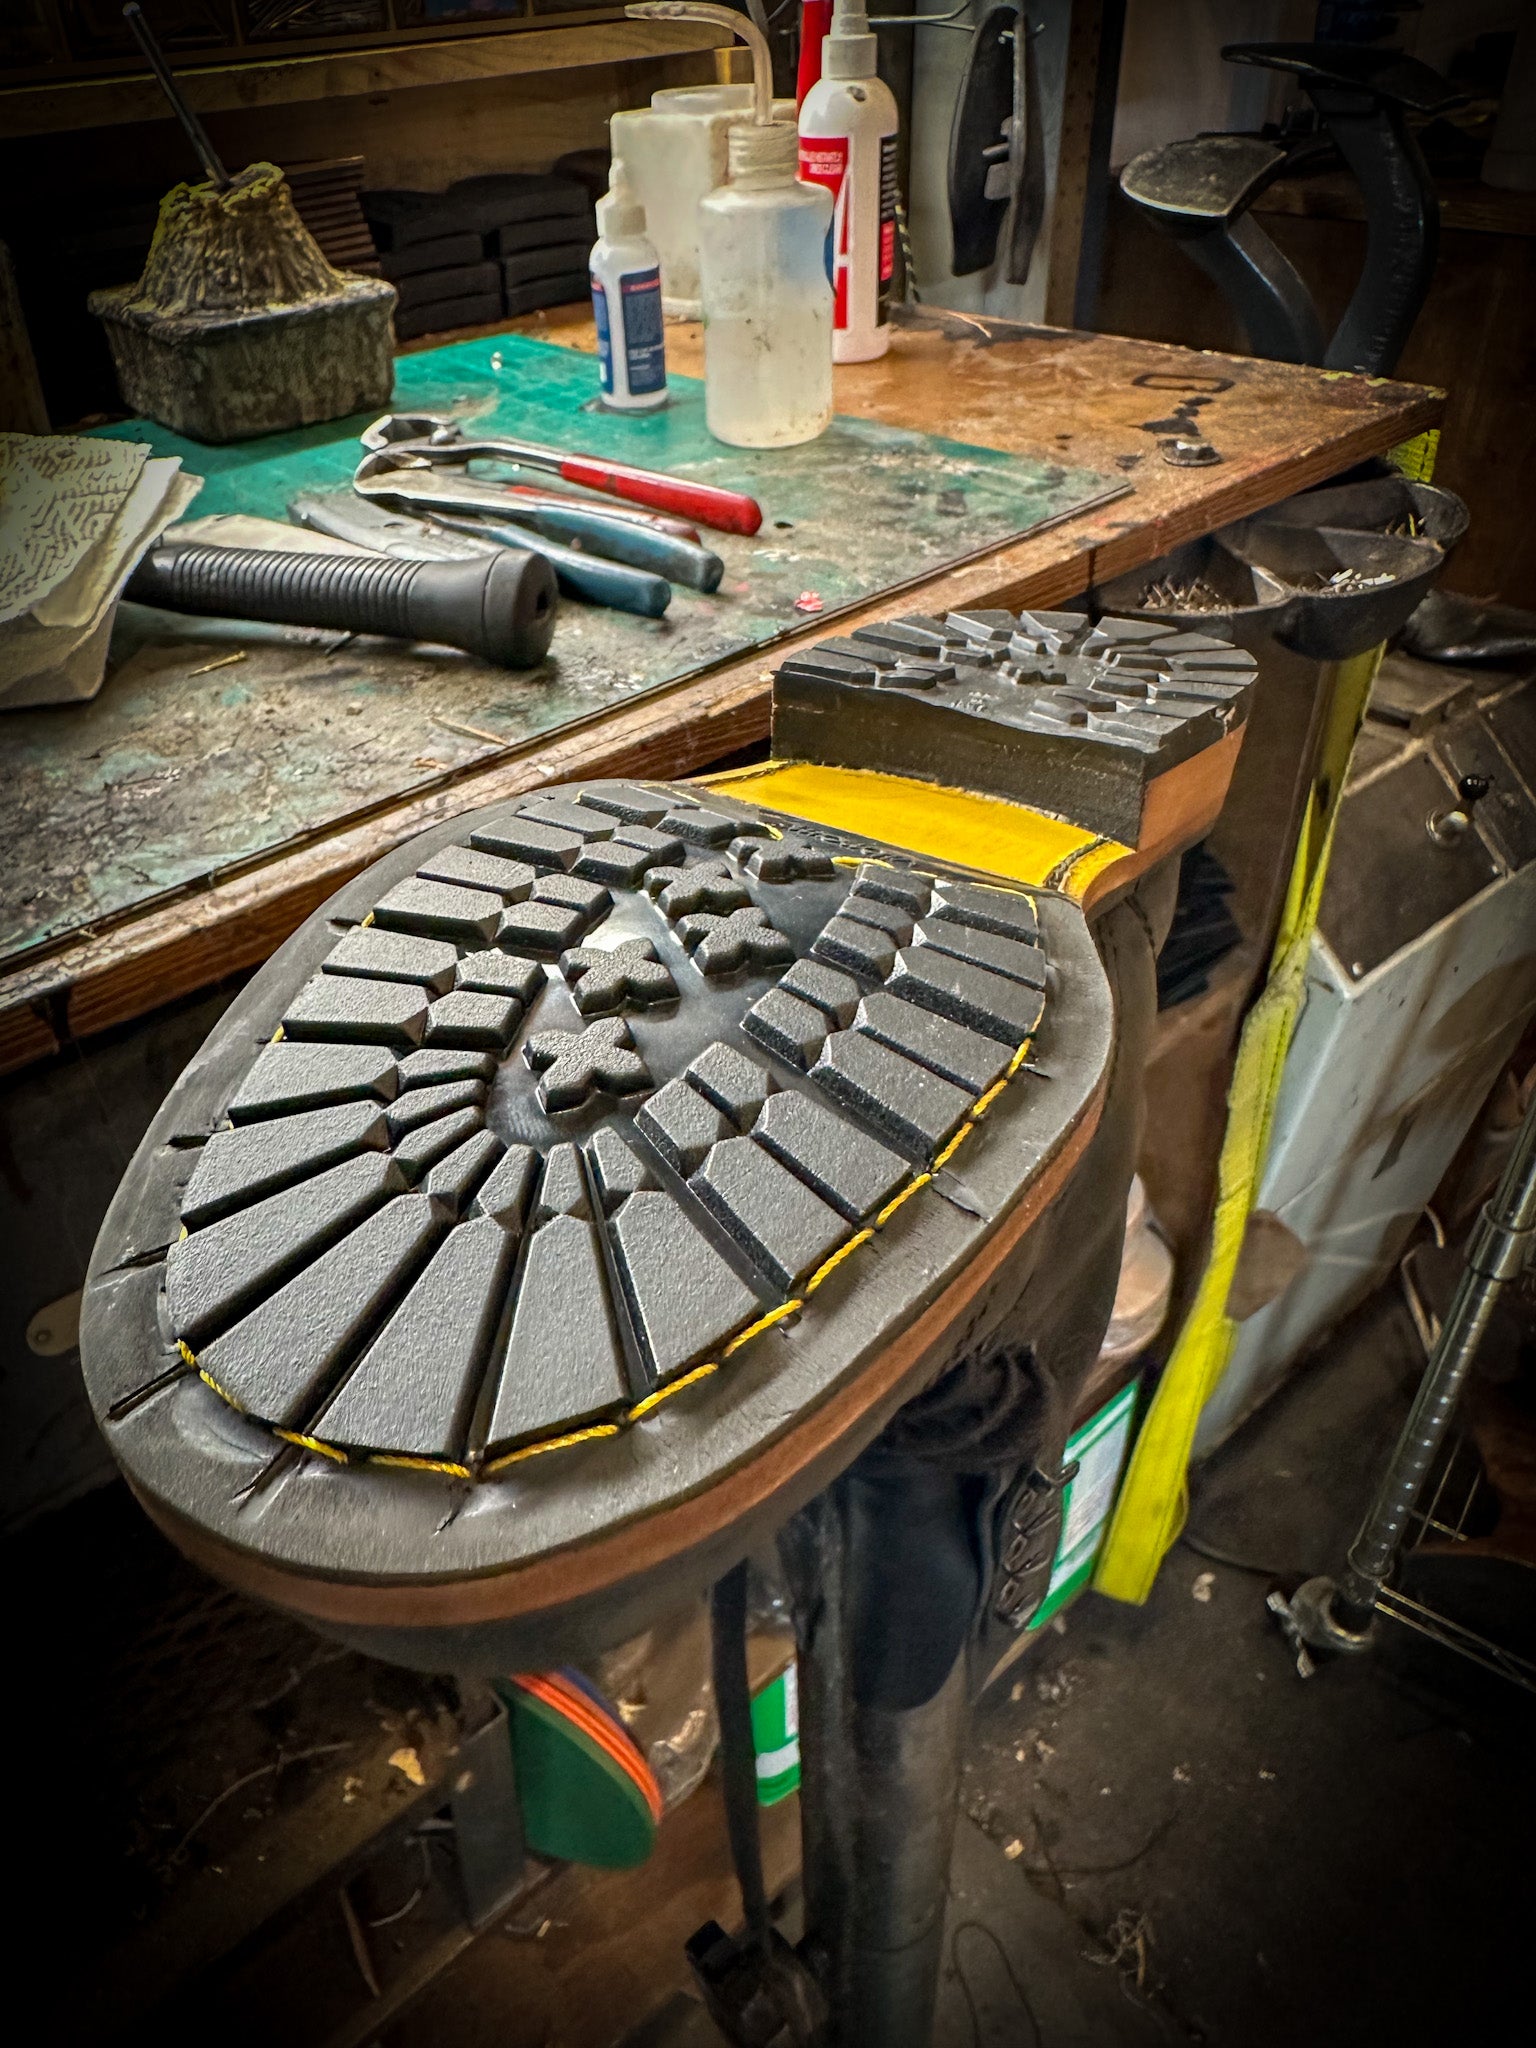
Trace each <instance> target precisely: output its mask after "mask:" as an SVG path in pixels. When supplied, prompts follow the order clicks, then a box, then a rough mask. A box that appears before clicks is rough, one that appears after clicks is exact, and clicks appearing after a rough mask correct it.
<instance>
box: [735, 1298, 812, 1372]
mask: <svg viewBox="0 0 1536 2048" xmlns="http://www.w3.org/2000/svg"><path fill="white" fill-rule="evenodd" d="M804 1307H805V1302H804V1300H803V1299H802V1298H801V1297H800V1296H799V1295H796V1297H795V1299H794V1300H793V1301H781V1302H780V1303H779V1305H778V1307H777V1308H771V1309H769V1311H768V1313H767V1315H765V1316H759V1317H758V1319H757V1321H756V1322H755V1323H748V1325H747V1327H746V1328H745V1329H744V1330H738V1331H737V1333H736V1335H735V1336H734V1337H733V1338H732V1339H731V1341H730V1343H729V1344H727V1345H726V1347H725V1349H724V1350H723V1351H722V1352H721V1354H720V1356H721V1358H722V1359H725V1358H730V1357H731V1356H732V1355H733V1353H735V1352H737V1351H739V1350H740V1349H741V1347H742V1345H743V1344H750V1343H751V1341H752V1339H753V1338H754V1337H760V1336H761V1335H762V1333H763V1331H764V1330H771V1329H772V1328H773V1326H774V1324H775V1323H782V1322H783V1320H784V1318H785V1317H786V1316H792V1315H793V1314H794V1312H795V1310H796V1309H797V1308H804Z"/></svg>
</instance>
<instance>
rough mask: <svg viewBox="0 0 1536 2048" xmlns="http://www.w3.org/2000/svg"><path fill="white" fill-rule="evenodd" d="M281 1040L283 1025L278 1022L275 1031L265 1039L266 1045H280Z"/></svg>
mask: <svg viewBox="0 0 1536 2048" xmlns="http://www.w3.org/2000/svg"><path fill="white" fill-rule="evenodd" d="M282 1042H283V1027H282V1025H281V1024H279V1025H278V1027H277V1029H276V1030H275V1031H274V1032H273V1034H272V1036H271V1037H270V1038H269V1039H268V1040H267V1043H268V1045H281V1044H282Z"/></svg>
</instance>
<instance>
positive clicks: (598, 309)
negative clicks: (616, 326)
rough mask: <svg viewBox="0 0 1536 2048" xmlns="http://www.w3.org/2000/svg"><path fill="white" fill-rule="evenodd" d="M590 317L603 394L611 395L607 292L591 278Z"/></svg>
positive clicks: (610, 350) (611, 369)
mask: <svg viewBox="0 0 1536 2048" xmlns="http://www.w3.org/2000/svg"><path fill="white" fill-rule="evenodd" d="M592 319H593V323H594V325H595V326H596V328H597V370H598V378H599V381H600V383H601V385H602V391H603V396H604V397H605V398H612V396H613V335H612V333H611V331H610V329H609V325H608V294H607V293H606V292H605V291H604V290H603V288H602V286H601V285H600V284H599V283H598V281H597V279H596V278H595V277H594V278H593V280H592Z"/></svg>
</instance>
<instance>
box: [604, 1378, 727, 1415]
mask: <svg viewBox="0 0 1536 2048" xmlns="http://www.w3.org/2000/svg"><path fill="white" fill-rule="evenodd" d="M719 1370H720V1368H719V1366H718V1365H696V1366H695V1367H694V1368H693V1371H692V1372H685V1373H684V1374H683V1376H682V1378H681V1379H680V1380H673V1381H672V1382H671V1383H670V1384H669V1385H667V1386H665V1387H658V1388H657V1389H656V1391H655V1393H654V1394H647V1395H646V1397H645V1399H644V1400H643V1401H637V1402H636V1403H635V1405H634V1407H633V1408H631V1409H630V1411H629V1413H628V1414H627V1415H626V1416H625V1418H624V1420H625V1421H626V1422H638V1421H640V1419H641V1417H642V1416H645V1415H649V1414H650V1413H651V1411H652V1409H653V1408H659V1407H660V1406H661V1404H662V1402H663V1401H670V1400H671V1398H672V1396H673V1395H674V1394H680V1393H681V1392H682V1391H683V1389H684V1387H695V1386H697V1385H698V1383H699V1381H700V1380H707V1379H708V1378H709V1376H710V1374H711V1373H712V1372H718V1371H719Z"/></svg>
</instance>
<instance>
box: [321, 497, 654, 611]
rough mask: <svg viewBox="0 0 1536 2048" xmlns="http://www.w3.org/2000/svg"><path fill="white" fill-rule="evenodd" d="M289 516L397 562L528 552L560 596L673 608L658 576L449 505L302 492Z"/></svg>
mask: <svg viewBox="0 0 1536 2048" xmlns="http://www.w3.org/2000/svg"><path fill="white" fill-rule="evenodd" d="M445 514H447V515H448V516H445ZM288 515H289V517H290V518H291V519H296V520H297V521H298V522H299V524H300V525H301V526H308V527H310V528H312V529H313V530H314V531H315V532H316V533H329V534H332V535H333V536H334V537H335V538H336V539H337V540H347V541H351V542H352V543H353V544H354V546H357V547H364V548H371V549H373V550H374V551H375V552H376V553H378V554H381V555H392V556H394V557H395V558H396V559H397V560H399V561H411V562H444V561H462V560H463V559H465V558H466V557H470V556H484V555H486V554H493V553H495V552H496V551H497V550H498V549H500V548H503V547H517V548H529V549H531V550H532V551H533V552H534V553H536V554H542V555H543V556H544V558H545V559H546V561H548V563H549V565H550V567H551V568H552V569H553V570H554V572H555V581H556V582H557V583H558V584H559V586H560V590H561V594H562V595H563V596H565V597H576V598H582V599H584V600H585V601H586V602H587V603H588V604H602V605H607V606H608V607H609V609H610V610H612V611H619V612H636V613H638V614H639V615H640V617H641V618H647V619H659V618H660V617H661V615H662V613H663V612H664V611H665V610H666V608H667V606H668V605H669V604H670V603H671V602H672V586H671V584H670V583H668V582H666V581H665V579H664V578H662V577H660V576H650V575H647V574H646V573H645V571H644V570H640V569H629V568H626V567H625V566H624V565H623V564H622V563H619V562H605V561H604V560H603V558H602V557H601V556H600V555H588V554H581V553H578V552H577V551H576V550H575V549H574V548H565V547H561V546H560V544H559V542H558V541H548V540H545V539H544V538H543V536H542V535H540V534H535V533H526V532H524V531H522V529H521V528H517V527H510V526H498V525H496V524H495V523H494V522H491V523H490V524H487V525H481V524H480V523H479V522H478V521H475V520H470V519H456V518H453V517H452V516H451V510H450V508H446V507H445V508H443V509H442V510H439V508H438V507H437V506H435V505H434V506H428V507H427V508H425V509H424V510H412V511H410V512H405V511H401V510H398V509H396V508H395V507H394V505H393V504H392V503H391V502H390V501H389V500H388V499H386V498H384V497H382V496H380V495H379V494H378V493H377V492H374V491H299V492H297V493H296V494H295V496H294V497H292V498H291V499H290V500H289V502H288ZM450 529H451V531H450Z"/></svg>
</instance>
